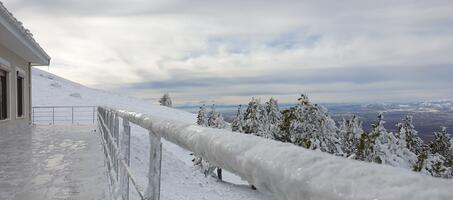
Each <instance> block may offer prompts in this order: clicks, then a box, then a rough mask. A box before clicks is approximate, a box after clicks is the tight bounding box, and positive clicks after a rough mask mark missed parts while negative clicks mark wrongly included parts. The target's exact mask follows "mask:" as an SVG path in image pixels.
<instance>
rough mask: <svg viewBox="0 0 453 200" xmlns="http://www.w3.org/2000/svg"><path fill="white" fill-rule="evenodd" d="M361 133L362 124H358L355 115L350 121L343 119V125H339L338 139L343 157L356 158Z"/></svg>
mask: <svg viewBox="0 0 453 200" xmlns="http://www.w3.org/2000/svg"><path fill="white" fill-rule="evenodd" d="M363 133H364V131H363V129H362V123H361V122H359V119H358V117H357V116H356V115H353V116H352V117H351V119H343V123H342V124H341V125H340V131H339V137H340V143H341V147H342V150H343V153H344V156H346V157H350V156H352V157H353V158H354V157H355V156H356V155H355V152H357V149H356V148H357V146H358V143H359V141H360V137H361V136H362V134H363Z"/></svg>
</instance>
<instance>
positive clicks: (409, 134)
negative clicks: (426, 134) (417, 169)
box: [396, 115, 423, 155]
mask: <svg viewBox="0 0 453 200" xmlns="http://www.w3.org/2000/svg"><path fill="white" fill-rule="evenodd" d="M397 127H398V132H397V134H396V137H397V138H398V140H399V142H400V143H401V144H402V145H404V146H406V147H407V148H408V149H409V150H410V151H411V152H413V153H415V154H416V155H419V154H420V153H421V148H422V145H423V140H422V139H421V138H420V137H418V132H417V131H416V130H415V128H414V125H413V123H412V116H410V115H408V116H406V118H405V119H403V122H401V123H398V124H397Z"/></svg>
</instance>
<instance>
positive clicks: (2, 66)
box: [0, 57, 11, 123]
mask: <svg viewBox="0 0 453 200" xmlns="http://www.w3.org/2000/svg"><path fill="white" fill-rule="evenodd" d="M0 70H2V71H4V72H5V73H6V74H5V78H6V118H5V119H0V123H3V122H7V121H10V120H11V81H10V80H11V69H10V65H9V63H8V62H7V61H6V60H4V59H3V58H1V57H0Z"/></svg>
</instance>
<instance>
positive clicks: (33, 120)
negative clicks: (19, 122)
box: [31, 107, 35, 124]
mask: <svg viewBox="0 0 453 200" xmlns="http://www.w3.org/2000/svg"><path fill="white" fill-rule="evenodd" d="M31 113H32V117H31V118H32V119H31V123H32V124H34V123H35V107H31Z"/></svg>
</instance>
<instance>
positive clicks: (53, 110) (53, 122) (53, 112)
mask: <svg viewBox="0 0 453 200" xmlns="http://www.w3.org/2000/svg"><path fill="white" fill-rule="evenodd" d="M52 124H53V125H55V107H52Z"/></svg>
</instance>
